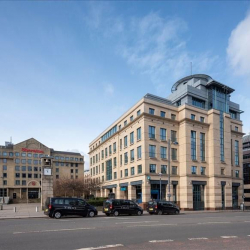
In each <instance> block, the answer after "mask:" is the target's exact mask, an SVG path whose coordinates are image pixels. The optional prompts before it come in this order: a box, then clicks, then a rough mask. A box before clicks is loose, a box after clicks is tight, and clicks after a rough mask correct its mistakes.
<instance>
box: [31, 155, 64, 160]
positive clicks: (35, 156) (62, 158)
mask: <svg viewBox="0 0 250 250" xmlns="http://www.w3.org/2000/svg"><path fill="white" fill-rule="evenodd" d="M33 157H34V158H38V154H33ZM61 160H64V157H61Z"/></svg>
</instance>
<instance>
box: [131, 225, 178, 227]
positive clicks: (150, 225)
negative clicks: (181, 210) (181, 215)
mask: <svg viewBox="0 0 250 250" xmlns="http://www.w3.org/2000/svg"><path fill="white" fill-rule="evenodd" d="M158 226H177V224H155V225H133V226H128V227H158Z"/></svg>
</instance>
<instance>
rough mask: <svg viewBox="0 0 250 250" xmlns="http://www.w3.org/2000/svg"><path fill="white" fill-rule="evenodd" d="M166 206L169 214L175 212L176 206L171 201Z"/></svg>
mask: <svg viewBox="0 0 250 250" xmlns="http://www.w3.org/2000/svg"><path fill="white" fill-rule="evenodd" d="M166 207H167V213H169V214H171V213H173V210H174V207H173V205H172V204H171V203H169V202H167V203H166Z"/></svg>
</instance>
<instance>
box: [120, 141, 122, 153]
mask: <svg viewBox="0 0 250 250" xmlns="http://www.w3.org/2000/svg"><path fill="white" fill-rule="evenodd" d="M120 150H122V139H120Z"/></svg>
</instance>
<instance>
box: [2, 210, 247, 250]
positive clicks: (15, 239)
mask: <svg viewBox="0 0 250 250" xmlns="http://www.w3.org/2000/svg"><path fill="white" fill-rule="evenodd" d="M0 229H1V230H0V242H1V244H0V250H14V249H17V248H18V250H29V249H32V250H33V249H36V250H44V249H52V250H56V249H60V250H93V249H105V248H106V249H110V250H112V249H114V250H118V249H119V250H127V249H133V250H137V249H143V250H147V249H157V250H158V249H173V250H175V249H176V250H177V249H190V250H191V249H202V250H203V249H204V250H210V249H230V250H231V249H232V250H233V249H237V250H249V249H250V247H249V246H250V213H249V212H222V213H208V212H203V213H185V214H180V215H148V214H146V215H143V216H119V217H105V216H103V217H95V218H82V217H74V218H69V217H67V218H62V219H58V220H57V219H51V218H34V219H22V220H20V219H12V220H2V221H0Z"/></svg>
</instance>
